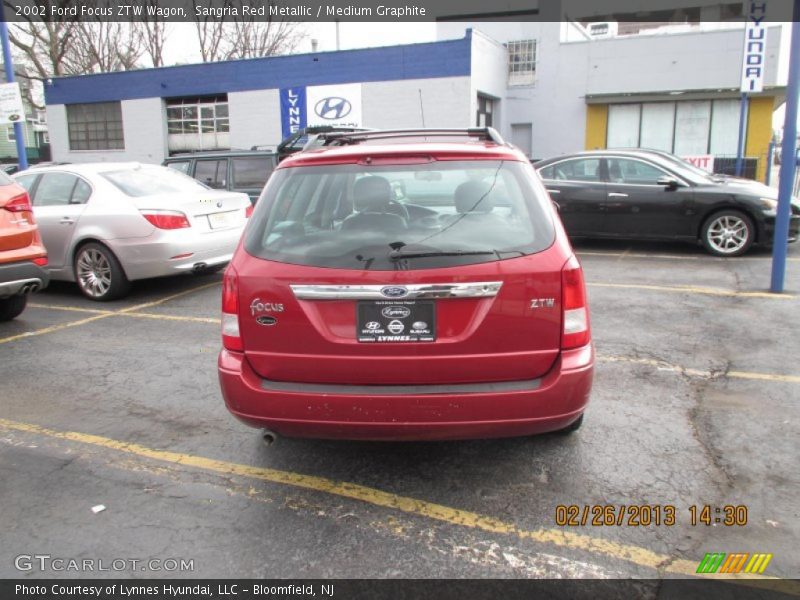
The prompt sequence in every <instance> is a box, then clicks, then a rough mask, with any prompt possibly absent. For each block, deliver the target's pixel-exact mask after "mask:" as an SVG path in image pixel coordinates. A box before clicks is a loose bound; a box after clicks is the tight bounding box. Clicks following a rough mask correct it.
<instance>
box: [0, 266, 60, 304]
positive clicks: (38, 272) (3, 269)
mask: <svg viewBox="0 0 800 600" xmlns="http://www.w3.org/2000/svg"><path fill="white" fill-rule="evenodd" d="M48 283H50V276H49V275H48V274H47V272H46V271H45V270H44V269H43V268H42V267H40V266H39V265H36V264H34V263H32V262H30V261H22V262H15V263H11V264H5V265H0V298H8V297H10V296H15V295H17V294H28V293H32V292H36V291H39V290H41V289H44V288H46V287H47V284H48Z"/></svg>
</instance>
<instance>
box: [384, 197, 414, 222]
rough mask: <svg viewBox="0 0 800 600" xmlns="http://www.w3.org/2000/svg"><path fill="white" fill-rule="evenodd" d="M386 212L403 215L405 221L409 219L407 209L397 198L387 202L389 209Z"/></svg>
mask: <svg viewBox="0 0 800 600" xmlns="http://www.w3.org/2000/svg"><path fill="white" fill-rule="evenodd" d="M388 212H390V213H392V214H394V215H397V216H399V217H403V218H404V219H405V220H406V221H409V220H410V218H409V215H408V209H407V208H406V207H405V206H404V205H403V203H402V202H398V201H397V200H391V201H390V202H389V210H388Z"/></svg>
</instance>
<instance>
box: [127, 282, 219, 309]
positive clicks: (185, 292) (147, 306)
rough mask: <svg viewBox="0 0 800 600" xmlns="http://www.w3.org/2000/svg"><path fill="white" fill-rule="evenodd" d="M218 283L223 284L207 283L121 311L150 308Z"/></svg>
mask: <svg viewBox="0 0 800 600" xmlns="http://www.w3.org/2000/svg"><path fill="white" fill-rule="evenodd" d="M218 285H222V282H221V281H214V282H212V283H207V284H205V285H199V286H197V287H194V288H192V289H189V290H184V291H182V292H177V293H175V294H170V295H169V296H164V297H163V298H159V299H158V300H153V301H152V302H144V303H142V304H137V305H136V306H130V307H128V308H124V309H122V310H120V311H117V312H119V313H129V312H138V311H140V310H141V309H143V308H150V307H151V306H158V305H159V304H164V303H165V302H169V301H170V300H175V299H176V298H181V297H183V296H188V295H189V294H194V293H195V292H199V291H201V290H206V289H208V288H211V287H215V286H218Z"/></svg>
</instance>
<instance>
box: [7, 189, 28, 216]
mask: <svg viewBox="0 0 800 600" xmlns="http://www.w3.org/2000/svg"><path fill="white" fill-rule="evenodd" d="M3 208H4V209H6V210H7V211H9V212H33V207H32V206H31V199H30V197H29V196H28V192H22V193H21V194H20V195H19V196H14V197H13V198H12V199H11V200H9V201H8V202H7V203H6V205H5V206H4V207H3Z"/></svg>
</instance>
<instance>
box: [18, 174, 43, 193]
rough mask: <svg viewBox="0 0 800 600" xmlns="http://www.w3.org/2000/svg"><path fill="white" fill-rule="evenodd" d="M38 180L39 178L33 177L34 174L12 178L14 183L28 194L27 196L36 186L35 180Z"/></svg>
mask: <svg viewBox="0 0 800 600" xmlns="http://www.w3.org/2000/svg"><path fill="white" fill-rule="evenodd" d="M38 178H39V176H38V175H35V174H33V175H20V176H18V177H16V178H14V181H16V182H17V183H18V184H20V185H21V186H22V187H24V188H25V191H26V192H28V194H30V193H31V190H32V189H33V186H34V185H35V184H36V180H37V179H38Z"/></svg>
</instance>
